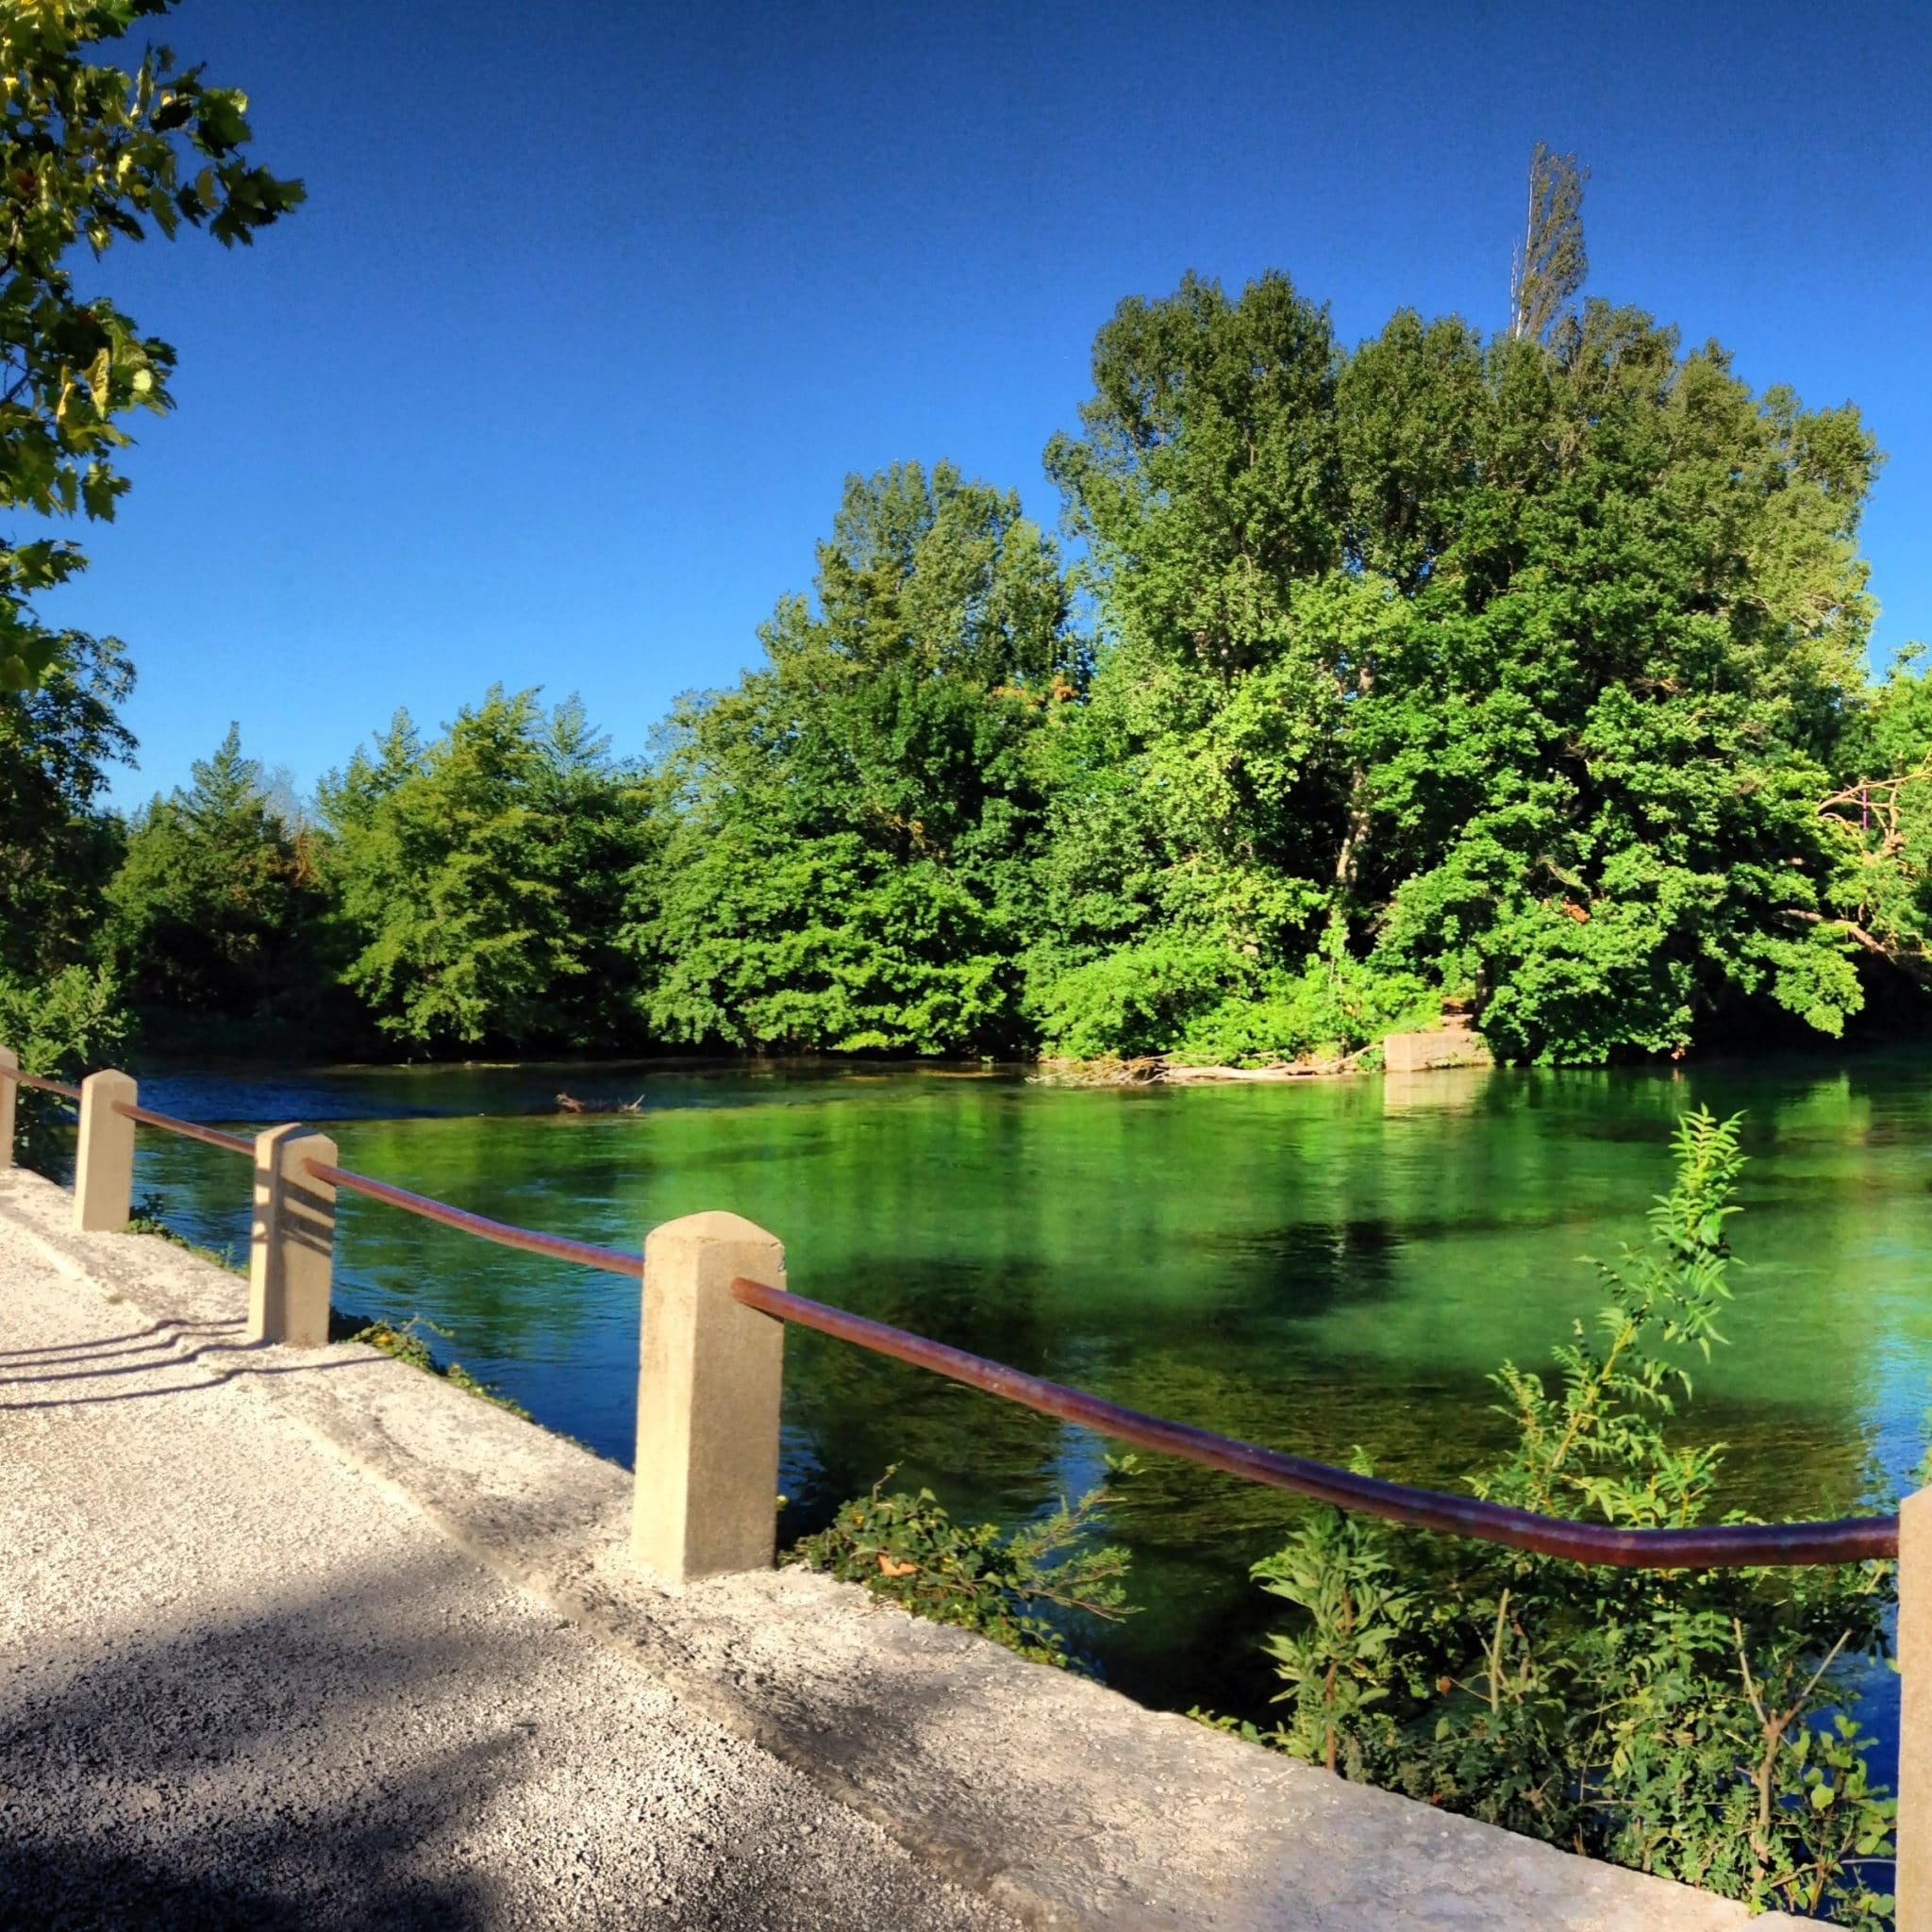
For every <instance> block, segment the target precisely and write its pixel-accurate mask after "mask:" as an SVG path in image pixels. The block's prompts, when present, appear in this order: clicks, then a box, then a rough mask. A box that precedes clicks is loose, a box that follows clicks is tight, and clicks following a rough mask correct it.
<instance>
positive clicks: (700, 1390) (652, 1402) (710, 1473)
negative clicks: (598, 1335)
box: [630, 1214, 785, 1583]
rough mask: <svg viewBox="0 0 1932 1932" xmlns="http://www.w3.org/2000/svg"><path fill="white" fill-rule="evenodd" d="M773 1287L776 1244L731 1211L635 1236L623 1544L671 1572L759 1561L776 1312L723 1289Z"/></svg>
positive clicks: (771, 1478) (770, 1444)
mask: <svg viewBox="0 0 1932 1932" xmlns="http://www.w3.org/2000/svg"><path fill="white" fill-rule="evenodd" d="M741 1274H742V1275H746V1276H748V1277H749V1278H750V1279H752V1280H753V1281H762V1282H768V1283H770V1284H771V1286H772V1287H774V1288H783V1287H784V1286H785V1250H784V1249H783V1247H781V1246H780V1245H779V1242H778V1240H777V1238H776V1237H775V1236H774V1235H769V1234H767V1233H766V1232H765V1231H764V1229H763V1228H761V1227H755V1226H753V1224H751V1223H750V1222H748V1221H745V1220H743V1219H742V1218H741V1217H740V1216H739V1215H736V1214H688V1215H686V1216H685V1217H684V1219H683V1220H682V1221H671V1222H667V1223H665V1224H664V1225H663V1226H662V1227H658V1228H654V1229H653V1230H652V1232H651V1235H650V1238H649V1239H648V1240H647V1241H645V1242H644V1309H643V1340H642V1343H641V1349H640V1354H639V1367H638V1461H637V1491H636V1501H635V1505H634V1507H633V1511H632V1516H631V1540H630V1546H631V1555H632V1556H633V1557H636V1558H637V1560H638V1561H639V1562H640V1563H641V1564H643V1565H644V1566H645V1567H646V1568H648V1569H651V1570H654V1571H656V1572H657V1574H658V1575H660V1576H662V1577H664V1578H666V1579H667V1580H668V1581H670V1582H673V1583H689V1582H691V1581H692V1580H693V1579H695V1578H697V1577H700V1576H716V1575H721V1574H725V1573H728V1572H731V1571H737V1570H766V1569H769V1568H770V1567H771V1563H772V1553H773V1547H774V1543H775V1541H776V1539H777V1516H778V1509H777V1501H778V1400H779V1396H780V1394H781V1392H782V1388H783V1380H784V1355H785V1324H783V1323H782V1322H779V1321H776V1320H774V1318H773V1317H772V1316H770V1315H765V1314H760V1313H759V1312H758V1310H757V1309H756V1308H748V1307H745V1306H744V1304H743V1303H742V1302H741V1301H738V1300H736V1299H734V1297H733V1296H732V1293H731V1283H732V1280H733V1278H734V1277H736V1276H738V1275H741Z"/></svg>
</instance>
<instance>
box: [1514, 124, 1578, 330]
mask: <svg viewBox="0 0 1932 1932" xmlns="http://www.w3.org/2000/svg"><path fill="white" fill-rule="evenodd" d="M1589 179H1590V170H1589V169H1588V168H1580V167H1578V166H1577V164H1576V157H1575V156H1574V154H1568V155H1559V154H1553V153H1552V152H1551V151H1550V150H1549V149H1548V148H1547V147H1545V146H1544V145H1543V143H1542V142H1537V144H1536V150H1535V152H1534V153H1533V154H1532V155H1531V156H1530V158H1529V208H1528V213H1527V214H1526V216H1525V217H1524V225H1523V241H1522V242H1521V244H1520V245H1519V246H1518V247H1517V249H1516V250H1515V252H1514V254H1513V256H1512V258H1511V261H1510V274H1509V336H1510V340H1511V341H1533V342H1540V341H1544V340H1545V339H1546V338H1547V337H1548V335H1549V333H1550V330H1551V328H1552V327H1553V326H1554V325H1555V324H1556V322H1557V318H1558V317H1559V316H1560V315H1562V314H1563V313H1564V312H1565V310H1566V309H1568V308H1569V307H1570V305H1571V303H1572V302H1574V299H1575V297H1576V295H1577V292H1578V291H1580V290H1581V289H1582V287H1583V284H1584V279H1585V277H1586V276H1588V275H1589V274H1590V257H1589V256H1588V255H1587V254H1586V253H1585V252H1584V247H1583V184H1584V183H1585V182H1586V181H1588V180H1589Z"/></svg>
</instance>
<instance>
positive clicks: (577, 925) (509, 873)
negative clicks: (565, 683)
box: [320, 686, 651, 1047]
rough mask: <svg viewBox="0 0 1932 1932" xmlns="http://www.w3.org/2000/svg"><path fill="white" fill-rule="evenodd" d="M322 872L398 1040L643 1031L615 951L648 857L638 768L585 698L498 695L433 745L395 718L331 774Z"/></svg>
mask: <svg viewBox="0 0 1932 1932" xmlns="http://www.w3.org/2000/svg"><path fill="white" fill-rule="evenodd" d="M321 824H322V831H323V837H322V840H321V847H320V850H321V863H322V867H323V874H324V877H325V881H326V883H327V887H328V890H329V892H330V895H331V899H332V902H333V906H334V908H335V917H336V918H337V920H338V921H339V923H340V925H341V928H342V930H343V931H344V932H345V933H346V935H347V944H348V946H349V948H350V949H351V950H350V952H349V956H348V958H347V961H346V964H345V965H344V967H343V969H342V976H343V978H344V980H345V981H346V983H347V984H348V986H349V987H350V988H351V989H352V990H353V991H356V992H357V993H358V994H359V995H360V997H361V999H362V1000H363V1002H364V1004H365V1006H366V1008H367V1009H368V1011H369V1013H370V1014H371V1015H372V1016H373V1017H374V1019H375V1024H376V1025H377V1026H378V1027H379V1028H380V1029H381V1031H382V1032H383V1033H384V1034H385V1035H386V1036H387V1037H389V1038H390V1039H391V1040H393V1041H401V1042H405V1043H407V1044H411V1045H418V1046H431V1047H437V1046H441V1047H470V1046H475V1045H478V1044H481V1043H483V1042H485V1041H492V1042H500V1043H503V1044H506V1045H509V1046H520V1045H525V1044H528V1043H531V1042H533V1041H550V1042H562V1043H567V1044H570V1045H577V1046H588V1045H601V1044H608V1043H609V1042H610V1041H612V1040H614V1039H622V1038H623V1037H624V1036H625V1033H626V1032H627V1031H628V1030H629V1028H630V1026H631V1024H633V1023H632V1020H631V1013H632V1010H633V1003H632V1000H631V999H630V998H629V997H627V994H628V992H629V989H630V985H631V978H630V975H629V974H628V971H627V969H626V966H625V961H624V960H623V958H622V957H621V956H620V955H619V954H618V952H617V951H616V948H615V935H616V928H617V924H618V921H619V919H620V918H621V916H622V913H623V908H624V896H623V895H624V887H625V879H626V878H627V876H628V874H630V872H631V871H632V870H633V869H634V868H635V867H636V866H637V865H638V864H639V863H640V862H641V859H642V858H643V857H644V856H645V853H646V851H647V849H648V844H649V840H650V836H651V820H650V816H649V812H648V809H647V794H646V792H645V790H644V788H643V785H642V782H641V774H640V773H639V772H637V771H636V770H635V769H634V768H633V767H631V766H629V765H625V764H623V763H620V762H615V761H613V760H612V759H611V758H610V755H609V744H608V740H606V739H603V738H600V737H598V736H597V735H596V734H595V733H593V732H592V731H591V729H590V727H589V726H588V724H586V722H585V719H584V715H583V710H582V708H581V707H580V706H579V705H577V704H576V703H575V700H572V701H570V702H568V703H565V704H563V705H560V706H558V708H556V709H555V710H554V711H551V712H548V713H545V712H544V711H543V710H542V709H541V708H540V707H539V705H538V703H537V699H536V693H535V692H533V691H520V692H518V693H516V694H515V695H514V696H512V695H508V694H507V693H506V692H505V691H503V689H502V688H501V687H500V686H498V687H494V688H492V689H491V691H490V693H489V695H488V696H487V697H486V698H485V699H484V701H483V703H482V704H481V705H479V706H477V707H475V708H474V709H465V710H463V711H462V712H460V713H459V714H458V717H457V720H456V722H455V723H454V724H452V725H451V726H450V728H449V729H448V731H447V732H446V733H445V734H444V735H443V736H442V737H441V738H440V739H438V740H437V741H435V742H434V743H432V744H428V745H425V744H423V743H422V742H421V741H420V740H419V738H418V736H417V734H416V731H415V728H414V726H413V725H412V724H410V722H409V719H408V715H407V714H405V713H398V714H397V716H396V718H395V720H394V722H393V723H392V724H391V726H390V728H389V730H388V732H387V733H386V734H385V735H384V736H383V738H382V739H381V741H379V743H378V745H377V748H376V753H375V757H374V758H372V757H370V756H368V755H367V754H365V753H359V752H358V754H357V756H356V757H355V758H353V759H352V760H351V761H350V763H349V765H348V767H347V769H346V770H345V771H343V772H341V774H330V776H329V777H328V778H327V779H325V781H324V784H323V787H322V797H321Z"/></svg>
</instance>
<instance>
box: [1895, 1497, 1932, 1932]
mask: <svg viewBox="0 0 1932 1932" xmlns="http://www.w3.org/2000/svg"><path fill="white" fill-rule="evenodd" d="M1898 1668H1899V1676H1900V1680H1901V1682H1900V1691H1901V1697H1900V1703H1901V1709H1900V1712H1899V1725H1898V1871H1897V1874H1896V1877H1895V1881H1894V1884H1893V1888H1892V1890H1893V1892H1894V1894H1895V1896H1896V1898H1897V1901H1898V1906H1897V1910H1898V1921H1897V1924H1898V1932H1932V1490H1920V1491H1916V1492H1915V1493H1913V1494H1912V1495H1909V1496H1907V1498H1906V1499H1905V1501H1904V1502H1903V1503H1901V1504H1900V1505H1899V1511H1898Z"/></svg>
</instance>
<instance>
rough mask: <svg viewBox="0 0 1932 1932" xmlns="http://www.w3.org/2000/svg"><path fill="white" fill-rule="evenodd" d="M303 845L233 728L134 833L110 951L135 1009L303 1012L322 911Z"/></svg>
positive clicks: (246, 1015) (112, 895)
mask: <svg viewBox="0 0 1932 1932" xmlns="http://www.w3.org/2000/svg"><path fill="white" fill-rule="evenodd" d="M305 844H306V841H305V840H304V839H303V838H302V837H301V835H300V834H299V832H298V829H297V828H296V827H295V826H293V825H291V824H289V823H288V821H287V820H286V819H285V818H284V817H283V816H282V815H281V814H280V812H279V811H277V810H276V809H275V807H273V806H272V805H271V803H270V800H269V795H268V791H267V788H266V784H265V781H264V778H263V774H262V770H261V767H260V765H259V764H258V763H257V762H256V760H255V759H253V758H246V757H244V756H243V755H242V734H241V728H240V726H239V725H233V724H231V725H230V726H229V727H228V735H227V736H226V738H225V739H224V740H223V741H222V743H221V745H220V746H219V747H218V748H217V749H216V751H215V753H214V756H213V757H212V758H206V759H203V760H201V761H199V762H197V763H196V764H195V765H194V766H193V768H192V783H191V784H190V785H189V786H188V787H187V788H186V789H185V790H176V791H175V792H174V793H173V794H172V795H171V796H169V797H167V798H156V799H154V800H153V801H152V802H151V803H150V804H149V805H148V806H147V807H146V808H145V809H144V810H142V812H140V813H139V814H137V816H136V817H135V819H134V821H133V823H132V824H131V825H130V826H129V828H128V835H127V853H126V857H125V859H124V860H123V861H122V865H121V869H120V871H119V872H118V873H117V874H115V877H114V880H113V883H112V884H111V886H110V887H109V888H108V905H109V908H110V914H111V916H110V919H109V923H108V945H109V949H110V951H111V953H112V956H113V958H114V959H115V961H116V964H117V966H118V968H119V971H120V973H121V975H122V978H123V981H124V984H125V988H126V991H127V996H128V998H129V999H130V1000H131V1001H132V1003H133V1004H134V1006H135V1007H136V1008H137V1009H138V1010H140V1011H141V1012H142V1013H143V1014H146V1015H149V1016H158V1015H195V1014H198V1015H205V1016H210V1017H214V1016H219V1017H221V1018H224V1019H227V1020H237V1021H247V1020H257V1019H262V1018H266V1017H268V1016H270V1015H272V1014H275V1013H287V1012H289V1011H290V1010H291V1008H296V1007H298V1006H299V1005H301V1004H302V1003H303V1002H304V1000H305V999H306V998H307V996H308V994H309V992H310V991H311V989H312V986H313V981H314V978H315V967H314V963H313V961H312V960H311V959H310V958H308V954H309V952H310V950H311V948H312V944H313V938H314V932H315V927H316V924H317V920H318V917H319V914H320V911H321V901H320V893H319V891H318V890H317V884H316V880H315V877H314V873H313V867H312V863H311V858H310V855H309V854H308V851H307V850H305V849H304V848H305Z"/></svg>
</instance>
